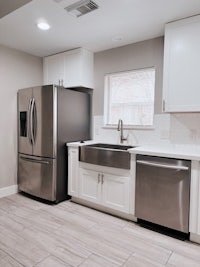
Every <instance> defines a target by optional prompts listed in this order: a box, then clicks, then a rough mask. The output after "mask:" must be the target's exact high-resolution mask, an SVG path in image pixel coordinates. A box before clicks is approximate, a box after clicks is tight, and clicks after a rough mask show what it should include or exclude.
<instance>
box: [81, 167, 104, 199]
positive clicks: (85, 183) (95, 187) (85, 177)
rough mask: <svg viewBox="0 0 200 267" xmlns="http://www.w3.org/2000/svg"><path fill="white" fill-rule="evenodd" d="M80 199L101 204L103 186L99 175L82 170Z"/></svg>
mask: <svg viewBox="0 0 200 267" xmlns="http://www.w3.org/2000/svg"><path fill="white" fill-rule="evenodd" d="M79 197H80V198H83V199H85V200H88V201H92V202H93V203H97V204H100V203H101V186H100V175H99V173H97V172H95V171H91V170H87V169H83V168H80V194H79Z"/></svg>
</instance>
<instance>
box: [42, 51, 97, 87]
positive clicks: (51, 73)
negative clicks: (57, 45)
mask: <svg viewBox="0 0 200 267" xmlns="http://www.w3.org/2000/svg"><path fill="white" fill-rule="evenodd" d="M93 63H94V59H93V53H92V52H89V51H87V50H85V49H83V48H77V49H73V50H69V51H66V52H63V53H59V54H56V55H53V56H48V57H44V61H43V72H44V84H52V83H53V84H58V85H63V86H64V87H80V86H84V87H88V88H93V73H94V71H93V67H94V66H93Z"/></svg>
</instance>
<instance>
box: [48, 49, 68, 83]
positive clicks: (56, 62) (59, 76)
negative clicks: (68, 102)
mask: <svg viewBox="0 0 200 267" xmlns="http://www.w3.org/2000/svg"><path fill="white" fill-rule="evenodd" d="M64 66H65V65H64V57H63V55H62V54H57V55H53V56H49V57H44V59H43V75H44V84H57V85H61V84H62V82H63V77H64Z"/></svg>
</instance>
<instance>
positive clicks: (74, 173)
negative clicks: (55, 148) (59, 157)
mask: <svg viewBox="0 0 200 267" xmlns="http://www.w3.org/2000/svg"><path fill="white" fill-rule="evenodd" d="M78 152H79V151H78V148H77V147H76V148H73V147H68V194H69V195H70V196H74V197H78V195H79V192H78V191H79V189H78V188H79V184H78V178H79V166H78V156H79V155H78Z"/></svg>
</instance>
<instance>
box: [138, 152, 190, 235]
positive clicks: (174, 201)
mask: <svg viewBox="0 0 200 267" xmlns="http://www.w3.org/2000/svg"><path fill="white" fill-rule="evenodd" d="M190 172H191V161H189V160H179V159H171V158H161V157H154V156H144V155H137V157H136V211H135V215H136V217H137V218H139V219H142V220H145V221H148V222H152V223H155V224H158V225H161V226H165V227H168V228H170V229H174V230H177V231H180V232H183V233H188V232H189V198H190Z"/></svg>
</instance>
